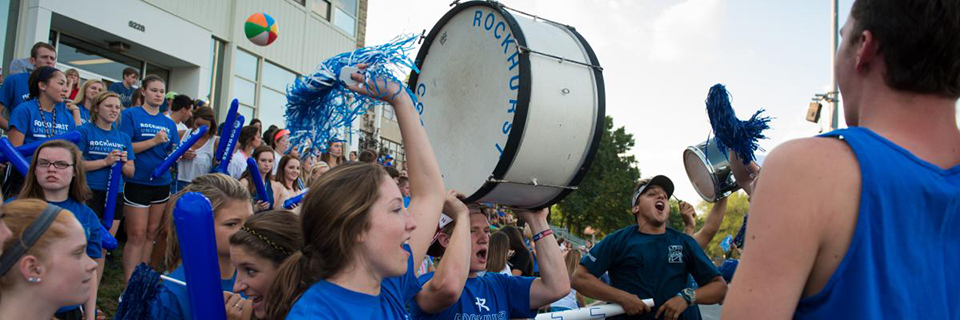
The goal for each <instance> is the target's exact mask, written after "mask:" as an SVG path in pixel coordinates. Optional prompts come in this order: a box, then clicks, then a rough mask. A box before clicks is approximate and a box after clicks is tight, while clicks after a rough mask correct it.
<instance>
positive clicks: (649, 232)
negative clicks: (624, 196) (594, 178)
mask: <svg viewBox="0 0 960 320" xmlns="http://www.w3.org/2000/svg"><path fill="white" fill-rule="evenodd" d="M634 189H635V190H634V193H633V199H632V205H633V206H632V207H631V208H630V211H631V212H633V214H634V216H635V217H636V219H637V224H636V225H631V226H629V227H626V228H623V229H620V230H617V231H616V232H614V233H612V234H609V235H607V236H606V237H605V238H604V239H603V241H600V243H597V245H595V246H594V247H593V249H591V250H590V252H588V253H587V255H586V256H584V257H583V259H582V260H580V266H578V267H577V270H576V272H575V273H574V275H573V288H574V289H576V290H577V292H580V293H582V294H583V295H586V296H588V297H592V298H595V299H599V300H604V301H610V302H616V303H619V304H620V305H621V306H623V309H624V310H625V311H626V313H627V315H624V316H620V317H615V319H661V316H663V318H662V319H688V320H689V319H700V309H699V308H697V307H696V304H697V303H706V304H714V303H719V302H721V301H723V297H724V295H725V294H726V292H727V284H726V283H725V282H724V281H723V278H721V277H720V272H719V271H717V268H716V267H715V266H714V265H713V263H712V262H711V261H710V259H709V258H707V256H706V255H705V254H704V253H703V250H702V249H700V245H698V244H697V241H696V240H694V239H693V238H692V237H690V236H689V235H686V234H684V233H682V232H680V231H677V230H673V229H670V228H667V220H668V217H669V216H670V202H669V199H670V196H671V195H673V182H672V181H670V179H669V178H667V177H665V176H656V177H653V178H652V179H644V180H640V182H638V183H637V186H636V188H634ZM604 272H608V273H609V275H610V285H607V284H605V283H603V282H602V281H600V280H599V277H600V276H601V275H603V273H604ZM689 276H693V279H694V280H695V281H696V282H697V284H698V285H699V286H700V288H699V289H694V288H689V287H687V283H688V282H687V279H688V277H689ZM651 298H652V299H653V304H654V306H653V308H651V307H649V306H647V305H646V304H644V303H643V302H642V300H643V299H651Z"/></svg>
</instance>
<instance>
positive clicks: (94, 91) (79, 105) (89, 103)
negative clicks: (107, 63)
mask: <svg viewBox="0 0 960 320" xmlns="http://www.w3.org/2000/svg"><path fill="white" fill-rule="evenodd" d="M105 87H106V86H105V85H104V84H103V81H100V80H87V81H86V82H84V83H83V86H82V87H81V88H80V93H78V94H77V97H76V98H77V99H76V100H73V102H72V103H69V104H67V110H70V112H71V113H73V121H74V123H76V124H77V126H78V127H79V126H81V125H84V124H86V123H87V122H91V120H90V108H93V105H94V99H96V98H97V96H98V95H100V93H101V92H103V90H104V88H105Z"/></svg>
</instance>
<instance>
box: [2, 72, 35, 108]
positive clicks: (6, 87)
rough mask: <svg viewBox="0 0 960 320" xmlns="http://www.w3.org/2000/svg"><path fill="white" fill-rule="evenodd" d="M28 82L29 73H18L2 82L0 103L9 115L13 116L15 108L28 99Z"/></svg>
mask: <svg viewBox="0 0 960 320" xmlns="http://www.w3.org/2000/svg"><path fill="white" fill-rule="evenodd" d="M28 80H30V73H29V72H26V73H18V74H15V75H12V76H9V77H7V78H6V79H4V80H3V87H0V103H2V104H3V106H4V107H5V108H7V111H9V112H10V114H13V110H15V108H16V107H17V106H19V105H20V104H21V103H23V102H24V101H27V100H28V99H30V86H29V84H28V83H27V81H28Z"/></svg>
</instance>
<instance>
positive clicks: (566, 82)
mask: <svg viewBox="0 0 960 320" xmlns="http://www.w3.org/2000/svg"><path fill="white" fill-rule="evenodd" d="M509 10H510V9H509V8H506V7H505V6H503V5H502V4H499V3H496V2H486V1H471V2H465V3H461V4H459V5H457V6H456V7H454V8H453V9H451V10H450V11H449V12H447V13H446V14H445V15H444V16H443V18H441V19H440V21H439V22H437V24H436V25H435V26H434V27H433V29H431V30H430V33H429V34H428V35H427V37H426V40H425V41H424V43H423V45H422V47H421V48H420V52H419V53H418V55H417V59H416V65H417V67H418V68H419V74H418V73H413V74H411V76H410V80H409V85H410V88H411V89H412V90H414V93H415V94H416V96H417V98H418V100H419V101H418V103H417V111H418V112H419V113H420V115H421V120H422V122H423V125H424V127H425V128H426V131H427V135H428V136H429V137H430V142H431V144H432V145H433V147H434V149H435V151H436V154H437V160H438V161H439V164H440V170H441V171H442V172H443V174H444V177H443V180H444V183H445V184H446V187H447V188H448V189H454V190H457V191H460V192H462V193H464V194H466V195H468V198H467V201H470V202H473V201H477V202H494V203H498V204H502V205H508V206H515V207H521V208H541V207H546V206H550V205H552V204H554V203H557V202H559V201H560V200H562V199H563V198H564V197H565V196H566V195H568V194H569V193H570V192H571V191H573V190H575V189H576V186H577V184H578V183H579V182H580V180H581V179H583V176H584V175H585V174H586V172H587V169H588V167H589V166H590V162H591V161H592V159H593V156H594V153H596V150H597V146H598V145H599V144H600V136H601V134H602V132H603V131H602V130H604V91H603V90H604V89H603V76H602V73H601V71H602V68H600V67H599V63H598V62H597V57H596V55H595V54H594V53H593V50H592V49H591V48H590V45H589V44H587V41H586V40H584V39H583V37H581V36H580V34H579V33H577V31H576V30H574V29H573V28H572V27H569V26H565V25H562V24H559V23H556V22H552V21H548V20H543V19H533V18H529V17H527V16H525V15H514V14H513V13H511V12H510V11H509Z"/></svg>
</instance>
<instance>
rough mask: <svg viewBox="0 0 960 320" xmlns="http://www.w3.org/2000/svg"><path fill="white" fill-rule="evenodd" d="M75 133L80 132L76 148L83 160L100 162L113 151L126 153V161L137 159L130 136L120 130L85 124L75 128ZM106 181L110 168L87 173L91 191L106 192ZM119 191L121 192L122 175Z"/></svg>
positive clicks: (108, 179) (108, 177) (108, 178)
mask: <svg viewBox="0 0 960 320" xmlns="http://www.w3.org/2000/svg"><path fill="white" fill-rule="evenodd" d="M77 132H80V140H79V141H77V147H79V148H80V152H81V153H82V154H83V159H84V160H88V161H92V160H100V159H103V158H106V157H107V155H109V154H110V152H111V151H114V150H120V151H126V152H127V160H134V159H136V157H137V155H136V154H134V153H133V143H132V142H130V136H128V135H127V134H126V133H123V132H120V129H113V130H110V131H106V130H103V129H100V127H98V126H97V125H95V124H93V123H87V124H85V125H82V126H80V127H79V128H77ZM107 181H110V166H106V167H103V168H100V169H97V170H93V171H87V185H88V186H90V189H91V190H96V191H107ZM119 190H120V192H123V176H122V175H121V177H120V189H119Z"/></svg>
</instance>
